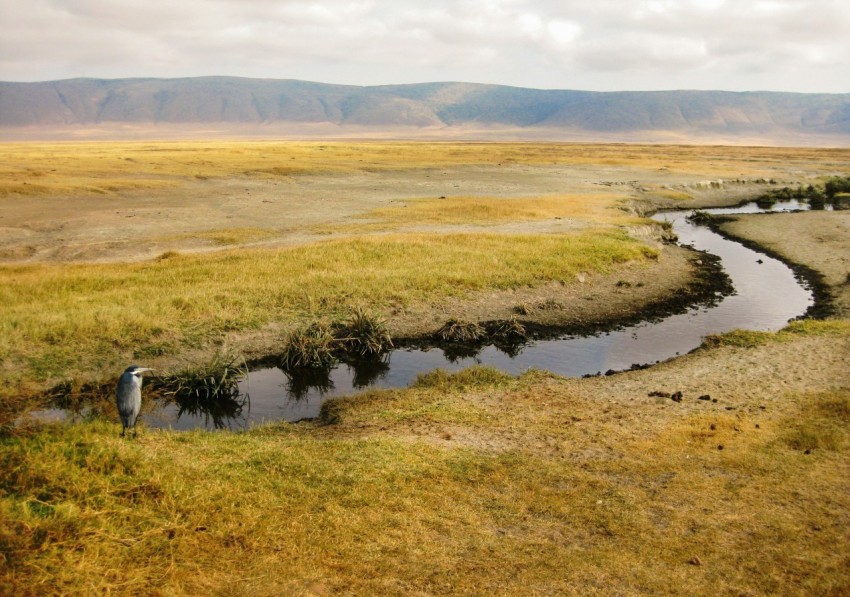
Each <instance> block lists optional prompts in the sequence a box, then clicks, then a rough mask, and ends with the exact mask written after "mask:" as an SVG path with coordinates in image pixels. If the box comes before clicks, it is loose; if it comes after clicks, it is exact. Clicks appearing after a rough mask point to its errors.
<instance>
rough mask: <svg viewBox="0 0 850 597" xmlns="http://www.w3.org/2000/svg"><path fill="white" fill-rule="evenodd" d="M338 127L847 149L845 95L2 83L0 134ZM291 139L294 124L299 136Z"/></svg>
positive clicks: (238, 81)
mask: <svg viewBox="0 0 850 597" xmlns="http://www.w3.org/2000/svg"><path fill="white" fill-rule="evenodd" d="M117 124H123V125H156V126H158V127H167V126H169V125H199V124H205V125H211V124H226V125H227V128H228V130H231V131H238V130H240V127H243V128H244V130H249V129H250V130H257V126H259V125H275V126H276V128H275V130H281V127H282V125H287V124H288V125H293V126H296V125H305V124H312V125H320V124H324V125H333V126H335V127H343V128H345V127H356V128H358V130H367V131H368V130H372V131H382V130H398V129H400V128H404V129H408V130H412V129H418V130H423V131H445V132H446V133H450V132H451V131H453V130H459V131H463V130H466V131H474V130H502V131H514V133H515V134H517V135H520V136H522V133H523V131H525V132H528V133H529V134H530V133H532V132H533V133H534V134H535V135H536V136H538V137H539V136H547V132H548V134H549V136H551V137H553V138H559V137H563V136H569V134H568V133H570V132H571V133H572V134H574V135H586V136H590V137H593V136H594V135H598V136H600V137H602V138H608V139H611V138H618V137H622V138H632V137H640V136H641V135H643V136H650V137H652V136H656V137H659V136H662V137H663V136H664V135H670V136H675V137H680V138H686V137H688V136H694V137H714V138H738V137H741V138H779V139H781V138H783V137H785V136H787V137H789V138H806V137H813V138H815V137H817V138H827V139H829V138H833V139H836V140H837V141H840V142H841V143H840V144H842V145H846V144H848V143H850V94H805V93H776V92H743V93H737V92H726V91H652V92H646V91H623V92H590V91H568V90H541V89H525V88H519V87H506V86H499V85H479V84H471V83H425V84H415V85H387V86H374V87H357V86H349V85H329V84H322V83H310V82H305V81H294V80H270V79H243V78H237V77H197V78H186V79H115V80H102V79H69V80H63V81H48V82H40V83H9V82H0V127H2V129H4V130H5V131H7V132H8V131H10V130H14V129H22V128H27V129H38V130H48V131H49V130H51V129H57V130H58V129H67V128H68V127H92V126H100V125H117ZM296 129H297V126H296Z"/></svg>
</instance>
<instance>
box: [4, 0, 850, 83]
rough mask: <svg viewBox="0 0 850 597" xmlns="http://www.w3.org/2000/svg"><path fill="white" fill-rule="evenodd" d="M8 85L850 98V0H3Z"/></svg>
mask: <svg viewBox="0 0 850 597" xmlns="http://www.w3.org/2000/svg"><path fill="white" fill-rule="evenodd" d="M0 27H2V35H0V80H5V81H44V80H52V79H65V78H71V77H98V78H121V77H186V76H199V75H238V76H244V77H264V78H275V79H305V80H310V81H321V82H326V83H345V84H353V85H379V84H388V83H419V82H427V81H469V82H478V83H498V84H505V85H518V86H522V87H537V88H546V89H553V88H556V89H588V90H598V91H610V90H650V89H727V90H733V91H745V90H774V91H803V92H850V0H645V1H644V0H581V1H579V0H474V1H473V0H380V1H378V0H323V1H321V2H318V1H312V0H0Z"/></svg>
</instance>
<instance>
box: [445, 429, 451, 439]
mask: <svg viewBox="0 0 850 597" xmlns="http://www.w3.org/2000/svg"><path fill="white" fill-rule="evenodd" d="M443 439H444V440H450V439H452V434H451V433H449V432H448V431H446V432H445V433H444V434H443Z"/></svg>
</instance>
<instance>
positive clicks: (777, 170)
mask: <svg viewBox="0 0 850 597" xmlns="http://www.w3.org/2000/svg"><path fill="white" fill-rule="evenodd" d="M511 164H528V165H537V166H545V165H570V164H575V165H588V164H593V165H603V166H613V167H631V168H638V169H646V170H647V171H657V170H658V169H659V167H662V168H664V169H665V172H666V173H667V174H669V175H676V174H700V175H705V176H706V177H726V178H738V177H753V178H755V177H772V176H781V175H782V173H784V172H788V171H790V170H794V169H795V168H796V167H797V166H799V167H801V168H803V169H804V170H805V171H806V172H809V173H818V172H820V173H823V174H824V175H828V174H834V173H836V172H846V171H847V170H848V169H850V151H848V150H842V149H806V148H769V147H763V148H762V147H758V148H754V147H722V148H718V147H702V146H672V145H617V144H569V143H562V144H555V143H548V144H547V143H433V142H428V143H414V142H375V143H362V142H361V143H345V142H279V143H276V142H259V141H257V142H248V141H246V142H233V141H231V142H219V143H216V142H157V143H147V142H144V143H143V142H104V143H0V197H3V196H42V195H68V194H86V193H97V194H112V193H116V192H122V191H141V190H145V189H155V188H167V187H174V186H178V185H183V184H189V183H193V182H198V181H204V180H209V179H222V178H231V177H244V178H255V179H274V180H287V179H291V178H292V177H293V176H300V175H304V174H333V173H341V172H380V171H385V170H404V169H414V168H415V169H421V168H441V167H449V166H499V165H511Z"/></svg>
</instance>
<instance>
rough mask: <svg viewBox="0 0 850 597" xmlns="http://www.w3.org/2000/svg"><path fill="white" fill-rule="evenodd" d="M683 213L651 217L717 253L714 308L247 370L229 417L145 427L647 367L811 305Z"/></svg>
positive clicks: (169, 409)
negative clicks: (474, 378) (509, 349)
mask: <svg viewBox="0 0 850 597" xmlns="http://www.w3.org/2000/svg"><path fill="white" fill-rule="evenodd" d="M801 209H807V206H806V205H805V204H799V203H796V202H785V203H781V204H776V205H774V206H773V207H772V208H768V209H767V210H765V209H761V208H759V207H758V206H757V205H756V204H755V203H750V204H746V205H744V206H740V207H736V208H718V209H707V210H704V211H707V212H709V213H713V214H733V213H758V212H764V211H790V210H801ZM690 213H691V211H690V210H688V211H677V212H666V213H660V214H657V215H656V216H655V219H656V220H660V221H663V220H666V221H669V222H670V223H671V224H672V226H673V231H674V232H675V233H676V235H677V236H678V237H679V242H680V244H683V245H689V246H692V247H693V248H694V249H697V250H699V251H706V252H708V253H711V254H713V255H716V256H718V257H720V260H721V265H722V267H723V268H724V270H725V271H726V273H727V274H728V275H729V277H730V278H731V280H732V284H733V285H734V288H735V293H734V294H733V295H730V296H726V297H723V298H722V299H720V300H719V302H717V303H716V304H714V305H712V306H694V307H692V308H691V309H690V310H689V311H688V312H687V313H682V314H678V315H672V316H669V317H667V318H665V319H663V320H661V321H657V322H644V323H640V324H638V325H634V326H630V327H626V328H623V329H620V330H616V331H612V332H608V333H604V334H599V335H594V336H585V337H574V336H568V337H563V338H558V339H553V340H538V341H534V342H531V343H529V344H527V345H523V346H522V347H519V348H518V349H517V351H518V352H516V354H508V353H506V352H504V351H502V350H500V349H498V348H496V347H494V346H486V347H484V348H483V349H482V350H481V351H480V352H477V353H476V354H474V355H467V356H459V355H448V356H447V355H446V353H445V352H444V351H443V350H441V349H438V348H432V349H427V350H423V349H409V350H406V349H399V350H395V351H393V352H392V353H391V354H390V355H389V356H388V359H387V361H386V362H385V363H383V364H378V365H377V366H375V365H372V366H369V365H364V366H357V367H355V366H352V365H348V364H340V365H338V366H336V367H335V368H334V369H332V370H330V371H326V372H319V373H317V374H316V375H315V376H313V377H312V378H311V379H293V378H290V377H288V376H287V375H286V374H285V373H284V372H283V371H282V370H281V369H278V368H266V369H259V370H255V371H252V372H251V373H250V374H249V376H248V379H246V380H245V381H244V382H242V383H241V384H240V391H241V392H244V393H245V394H246V395H250V400H248V399H247V397H243V401H242V402H241V403H240V404H234V405H232V408H231V409H230V411H229V412H228V413H226V415H221V414H219V415H215V416H213V415H211V414H210V413H196V414H189V413H186V412H183V413H181V412H180V410H179V407H178V406H177V405H175V404H163V405H161V406H159V407H158V408H155V409H154V410H153V411H152V412H147V413H145V414H144V415H143V418H144V420H145V423H146V424H147V425H148V426H151V427H166V428H167V427H170V428H173V429H194V428H208V429H213V428H217V427H218V428H228V429H231V430H239V429H246V428H247V427H249V426H251V425H253V424H257V423H261V422H268V421H276V420H287V421H297V420H299V419H304V418H310V417H315V416H317V415H318V413H319V409H320V408H321V405H322V403H323V402H324V401H325V400H327V399H328V398H331V397H334V396H339V395H345V394H351V393H354V392H357V391H358V390H361V389H364V388H367V387H372V388H396V387H405V386H408V385H409V384H410V383H411V382H413V381H414V380H415V379H416V377H417V375H419V374H420V373H425V372H428V371H432V370H434V369H436V368H442V369H443V370H446V371H457V370H460V369H463V368H466V367H469V366H471V365H476V364H484V365H491V366H494V367H497V368H499V369H501V370H503V371H506V372H509V373H513V374H516V373H521V372H523V371H526V370H528V369H530V368H538V369H546V370H549V371H552V372H553V373H557V374H559V375H564V376H582V375H587V374H591V375H593V374H597V373H604V372H606V371H609V370H615V371H619V370H623V369H628V368H630V367H632V366H633V365H647V364H653V363H656V362H658V361H662V360H665V359H668V358H671V357H674V356H676V355H679V354H685V353H687V352H689V351H691V350H693V349H694V348H696V347H697V346H699V345H700V343H701V342H702V338H703V337H704V336H706V335H708V334H718V333H723V332H727V331H730V330H733V329H747V330H777V329H780V328H782V327H783V326H785V325H786V324H787V323H788V322H789V321H790V320H792V319H794V318H796V317H799V316H800V315H803V314H804V313H805V312H806V310H807V309H808V308H809V307H810V306H811V305H812V304H813V302H814V301H813V295H812V292H811V291H810V290H809V289H808V288H807V287H806V286H805V285H804V284H801V283H800V282H799V281H798V280H797V278H796V276H795V275H794V272H793V271H792V270H791V269H790V268H789V267H788V266H786V265H785V264H783V263H782V262H780V261H778V260H776V259H773V258H771V257H768V256H766V255H764V254H762V253H759V252H756V251H753V250H751V249H748V248H746V247H744V246H742V245H740V244H739V243H737V242H734V241H731V240H727V239H725V238H723V237H722V236H720V235H719V234H717V233H715V232H712V231H711V230H709V229H708V228H706V227H704V226H696V225H693V224H691V223H690V222H688V221H687V219H686V218H687V216H688V215H689V214H690Z"/></svg>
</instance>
